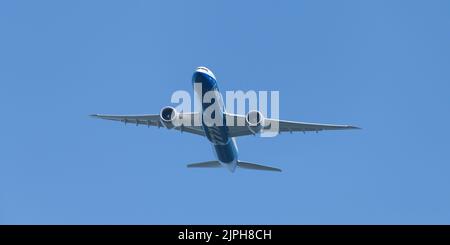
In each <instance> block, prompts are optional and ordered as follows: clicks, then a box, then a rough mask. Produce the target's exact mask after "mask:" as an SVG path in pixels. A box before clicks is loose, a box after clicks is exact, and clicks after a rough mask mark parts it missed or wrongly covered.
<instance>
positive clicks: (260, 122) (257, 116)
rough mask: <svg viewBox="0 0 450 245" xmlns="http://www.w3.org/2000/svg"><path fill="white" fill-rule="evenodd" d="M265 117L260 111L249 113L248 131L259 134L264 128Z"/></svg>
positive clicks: (246, 119) (247, 120)
mask: <svg viewBox="0 0 450 245" xmlns="http://www.w3.org/2000/svg"><path fill="white" fill-rule="evenodd" d="M264 120H265V118H264V116H263V115H262V113H261V112H259V111H249V112H248V113H247V115H246V116H245V122H246V123H247V125H248V126H247V127H248V129H249V130H250V131H251V132H252V133H254V134H257V133H259V131H261V129H262V128H263V126H264Z"/></svg>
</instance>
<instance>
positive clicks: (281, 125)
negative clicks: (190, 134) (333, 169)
mask: <svg viewBox="0 0 450 245" xmlns="http://www.w3.org/2000/svg"><path fill="white" fill-rule="evenodd" d="M226 116H227V124H228V120H232V122H234V124H233V125H239V124H237V123H238V122H239V121H240V122H245V116H244V115H235V114H226ZM264 121H265V123H264V124H265V127H264V129H270V127H271V125H272V126H273V125H274V124H275V123H278V129H279V132H310V131H313V132H314V131H315V132H318V131H322V130H346V129H360V128H358V127H355V126H351V125H334V124H320V123H307V122H294V121H285V120H278V119H271V118H266V119H265V120H264ZM228 130H229V131H228V132H229V134H230V136H231V137H238V136H245V135H254V134H255V133H254V132H253V131H252V130H250V129H249V127H248V124H247V122H245V126H228Z"/></svg>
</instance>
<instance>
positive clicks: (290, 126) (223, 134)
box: [91, 66, 358, 172]
mask: <svg viewBox="0 0 450 245" xmlns="http://www.w3.org/2000/svg"><path fill="white" fill-rule="evenodd" d="M192 84H193V86H194V88H198V87H200V88H201V91H197V92H198V93H197V96H198V98H197V99H199V100H200V102H201V109H202V112H205V111H206V110H207V109H208V108H210V107H211V106H213V105H214V106H217V110H215V111H214V113H213V115H212V119H217V118H218V119H221V122H222V123H221V124H219V125H217V124H212V123H208V121H207V120H205V117H203V116H202V115H203V114H201V113H195V112H194V113H192V112H191V113H183V112H181V113H179V112H177V111H176V110H175V109H174V108H173V107H170V106H167V107H164V108H162V109H161V112H160V113H159V114H149V115H100V114H94V115H91V116H93V117H96V118H101V119H107V120H113V121H121V122H124V123H132V124H136V125H147V126H156V127H165V128H167V129H175V130H178V131H182V132H188V133H192V134H196V135H199V136H203V137H206V138H207V139H208V141H209V142H210V143H211V145H212V147H213V150H214V153H215V156H216V159H215V160H212V161H207V162H201V163H193V164H189V165H188V167H189V168H218V167H225V168H226V169H228V170H230V171H231V172H234V171H235V169H236V168H243V169H253V170H265V171H281V170H280V169H278V168H274V167H269V166H263V165H259V164H255V163H250V162H245V161H241V160H240V159H239V158H238V148H237V145H236V139H235V138H236V137H240V136H246V135H255V134H256V133H258V132H260V130H261V129H262V128H264V127H266V126H267V125H270V124H271V123H277V124H278V130H279V132H308V131H315V132H318V131H322V130H339V129H358V127H355V126H350V125H331V124H317V123H305V122H293V121H283V120H277V119H271V118H264V117H263V115H262V114H261V113H260V112H258V111H251V112H249V113H247V115H235V114H229V113H227V112H226V110H225V107H224V103H223V101H222V97H221V96H220V92H219V88H218V85H217V80H216V77H215V75H214V73H213V72H211V70H209V69H208V68H206V67H202V66H201V67H198V68H197V69H196V70H195V72H194V74H193V76H192ZM206 94H209V95H212V96H211V98H210V100H208V101H207V102H205V101H204V99H203V98H204V96H205V95H206ZM180 118H181V119H183V118H184V119H186V118H188V121H190V122H192V123H189V124H187V125H186V124H181V125H179V124H177V123H175V120H180ZM239 120H241V121H243V122H245V123H244V124H243V125H240V124H237V123H236V122H237V121H239ZM194 122H200V124H199V125H196V124H195V123H194ZM230 125H231V126H230Z"/></svg>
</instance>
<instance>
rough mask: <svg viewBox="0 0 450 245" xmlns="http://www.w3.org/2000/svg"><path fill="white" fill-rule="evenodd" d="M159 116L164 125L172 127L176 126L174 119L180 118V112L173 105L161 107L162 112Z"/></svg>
mask: <svg viewBox="0 0 450 245" xmlns="http://www.w3.org/2000/svg"><path fill="white" fill-rule="evenodd" d="M159 117H160V119H161V123H162V124H163V125H164V127H166V128H168V129H171V128H173V127H175V126H174V124H173V123H174V120H176V119H177V118H178V112H177V111H176V110H175V108H173V107H171V106H166V107H163V108H162V109H161V112H160V113H159Z"/></svg>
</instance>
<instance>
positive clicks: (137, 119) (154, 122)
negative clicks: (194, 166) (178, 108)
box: [91, 113, 205, 136]
mask: <svg viewBox="0 0 450 245" xmlns="http://www.w3.org/2000/svg"><path fill="white" fill-rule="evenodd" d="M91 116H92V117H95V118H100V119H106V120H112V121H119V122H123V123H125V124H127V123H129V124H135V125H136V126H138V125H145V126H148V127H150V126H155V127H158V128H160V127H164V125H163V124H162V123H161V121H160V117H159V115H157V114H149V115H102V114H93V115H91ZM182 116H191V118H193V117H194V116H195V115H194V113H184V114H183V115H182ZM191 125H194V124H191ZM173 129H175V130H179V131H181V132H187V133H192V134H196V135H200V136H205V133H204V131H203V128H202V127H201V126H179V127H174V128H173Z"/></svg>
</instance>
